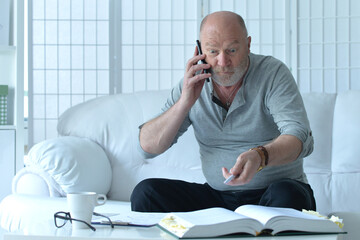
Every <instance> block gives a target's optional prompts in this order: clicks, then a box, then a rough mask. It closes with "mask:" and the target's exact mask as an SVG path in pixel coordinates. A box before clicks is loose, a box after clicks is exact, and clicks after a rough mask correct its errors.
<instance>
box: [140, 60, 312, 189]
mask: <svg viewBox="0 0 360 240" xmlns="http://www.w3.org/2000/svg"><path fill="white" fill-rule="evenodd" d="M249 57H250V66H249V69H248V71H247V73H246V76H245V78H244V82H243V85H242V87H241V88H240V90H239V91H238V92H237V94H236V96H235V98H234V100H233V102H232V104H231V106H230V109H229V110H228V111H227V110H226V109H224V108H223V107H221V106H220V105H218V104H216V103H214V101H213V100H212V99H213V97H216V94H215V92H214V90H213V85H212V84H211V82H210V83H207V82H206V83H205V85H204V88H203V90H202V93H201V96H200V98H199V99H198V100H197V101H196V103H195V104H194V106H193V107H192V108H191V110H190V112H189V114H188V116H187V118H186V119H185V120H184V122H183V124H182V126H181V128H180V130H179V132H178V134H177V136H176V137H175V140H174V142H173V144H175V143H176V141H177V139H178V138H179V137H180V136H181V135H182V134H183V133H184V132H185V131H186V130H187V129H188V127H189V126H190V125H192V126H193V128H194V133H195V136H196V139H197V141H198V143H199V147H200V157H201V161H202V169H203V173H204V176H205V178H206V180H207V182H208V183H209V184H210V186H211V187H213V188H215V189H217V190H224V191H226V190H231V191H235V190H242V189H259V188H265V187H267V186H268V185H269V184H270V183H272V182H274V181H277V180H279V179H282V178H292V179H296V180H299V181H302V182H307V180H306V176H305V174H304V171H303V157H305V156H307V155H309V154H310V153H311V152H312V150H313V137H312V135H311V130H310V126H309V121H308V119H307V115H306V111H305V108H304V104H303V101H302V98H301V95H300V93H299V91H298V88H297V85H296V83H295V81H294V78H293V77H292V75H291V73H290V71H289V69H288V68H287V67H286V66H285V65H284V64H283V63H282V62H280V61H279V60H277V59H275V58H273V57H269V56H262V55H255V54H250V56H249ZM182 85H183V81H180V82H179V84H178V85H177V86H175V87H174V88H173V90H172V92H171V95H170V96H169V98H168V100H167V102H166V104H165V106H164V108H163V109H162V110H163V111H166V110H167V109H169V108H170V107H171V106H172V105H173V104H174V103H175V102H176V101H177V100H178V99H179V97H180V95H181V90H182ZM213 95H215V96H213ZM281 134H287V135H293V136H296V137H297V138H298V139H300V140H301V141H302V143H303V149H302V152H301V154H300V156H299V158H298V159H297V160H296V161H294V162H292V163H289V164H286V165H281V166H272V167H266V168H265V169H263V170H262V171H260V172H258V173H257V174H256V175H255V177H254V178H253V179H252V180H251V181H250V182H249V183H248V184H246V185H243V186H228V185H225V184H224V183H223V182H224V177H223V176H222V171H221V168H222V167H226V168H228V169H230V168H231V167H233V165H234V164H235V161H236V159H237V157H238V156H239V155H240V154H241V153H242V152H244V151H248V150H249V149H250V148H252V147H256V146H258V145H264V144H266V143H268V142H270V141H272V140H273V139H275V138H276V137H278V136H279V135H281ZM143 154H144V155H145V156H146V157H153V156H154V155H152V154H147V153H145V152H144V151H143Z"/></svg>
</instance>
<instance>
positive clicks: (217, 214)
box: [174, 208, 248, 225]
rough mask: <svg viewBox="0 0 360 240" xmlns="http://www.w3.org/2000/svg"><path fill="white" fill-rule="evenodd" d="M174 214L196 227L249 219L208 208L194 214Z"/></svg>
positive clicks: (229, 212)
mask: <svg viewBox="0 0 360 240" xmlns="http://www.w3.org/2000/svg"><path fill="white" fill-rule="evenodd" d="M174 214H175V215H176V216H177V217H180V218H182V219H183V220H185V221H187V222H190V223H192V224H194V225H211V224H217V223H222V222H229V221H233V220H238V219H247V218H248V217H246V216H244V215H241V214H237V213H235V212H233V211H231V210H228V209H225V208H208V209H203V210H198V211H193V212H184V213H183V212H178V213H174Z"/></svg>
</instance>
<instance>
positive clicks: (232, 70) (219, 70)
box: [211, 67, 235, 73]
mask: <svg viewBox="0 0 360 240" xmlns="http://www.w3.org/2000/svg"><path fill="white" fill-rule="evenodd" d="M211 70H212V71H213V72H214V73H219V72H232V73H233V72H235V69H234V68H226V67H225V68H223V67H215V68H211Z"/></svg>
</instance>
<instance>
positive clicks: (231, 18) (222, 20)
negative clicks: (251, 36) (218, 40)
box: [200, 11, 248, 38]
mask: <svg viewBox="0 0 360 240" xmlns="http://www.w3.org/2000/svg"><path fill="white" fill-rule="evenodd" d="M230 24H237V25H238V27H239V29H240V30H241V32H242V33H243V35H244V36H243V37H245V38H246V37H247V35H248V32H247V29H246V26H245V22H244V19H243V18H242V17H241V16H240V15H238V14H236V13H234V12H230V11H220V12H214V13H211V14H209V15H207V16H206V17H205V18H204V19H203V20H202V21H201V25H200V35H201V32H202V30H203V29H204V27H206V26H208V25H218V27H220V28H222V27H226V26H229V25H230Z"/></svg>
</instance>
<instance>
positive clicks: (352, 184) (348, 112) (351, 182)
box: [58, 90, 360, 214]
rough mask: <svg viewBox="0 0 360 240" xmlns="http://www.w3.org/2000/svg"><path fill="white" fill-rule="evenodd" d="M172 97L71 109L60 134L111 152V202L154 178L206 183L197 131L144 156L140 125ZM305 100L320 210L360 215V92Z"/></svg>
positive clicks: (311, 173) (145, 96) (126, 97)
mask: <svg viewBox="0 0 360 240" xmlns="http://www.w3.org/2000/svg"><path fill="white" fill-rule="evenodd" d="M168 94H169V91H168V90H163V91H147V92H137V93H134V94H120V95H112V96H106V97H101V98H97V99H94V100H91V101H88V102H86V103H83V104H80V105H78V106H75V107H73V108H71V109H69V110H67V111H66V112H65V113H64V114H63V115H62V116H61V118H60V119H59V124H58V131H59V134H60V135H66V136H68V135H70V136H78V137H86V138H89V139H91V140H93V141H95V142H97V143H98V144H99V145H100V146H101V147H102V148H103V149H104V150H105V152H106V155H107V156H108V158H109V160H110V164H111V166H112V171H113V179H112V186H111V189H110V192H109V194H108V196H109V198H110V199H116V200H129V197H130V194H131V192H132V189H133V188H134V187H135V185H136V184H137V183H138V182H139V181H141V180H142V179H145V178H149V177H162V178H174V179H183V180H186V181H192V182H200V183H201V182H204V181H205V179H204V176H203V174H202V170H201V163H200V160H199V151H198V144H197V142H196V139H195V137H194V134H193V132H192V128H190V129H189V131H187V132H186V133H185V134H184V135H183V136H182V137H181V138H180V139H179V141H178V143H177V144H175V145H174V146H173V147H172V148H171V149H169V150H168V151H166V152H165V153H163V154H161V155H160V156H158V157H156V158H154V159H151V160H145V159H143V158H142V157H141V156H140V154H138V151H137V148H138V147H139V146H138V134H139V130H138V126H139V125H141V124H142V123H144V122H145V121H147V120H149V119H151V118H153V117H155V116H156V115H157V114H158V113H159V110H160V108H161V107H162V106H163V104H164V103H165V100H166V98H167V97H168ZM303 99H304V104H305V107H306V109H307V113H308V117H309V120H310V125H311V128H312V131H313V135H314V139H315V148H314V152H313V153H312V154H311V155H310V156H309V157H307V158H306V159H305V160H304V169H305V173H306V174H307V177H308V180H309V183H310V184H311V186H312V187H313V189H314V192H315V198H316V201H317V206H318V211H320V212H321V213H323V214H327V213H330V212H332V211H355V210H357V211H360V204H359V203H358V202H359V201H358V200H359V199H360V193H358V191H357V190H358V189H360V188H359V185H360V159H359V156H360V147H359V146H358V145H359V144H358V141H359V139H360V113H359V111H358V110H359V109H360V92H355V91H354V92H346V93H341V94H338V95H336V94H326V93H318V94H317V93H311V94H303ZM85 123H86V124H85ZM345 203H346V204H345Z"/></svg>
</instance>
